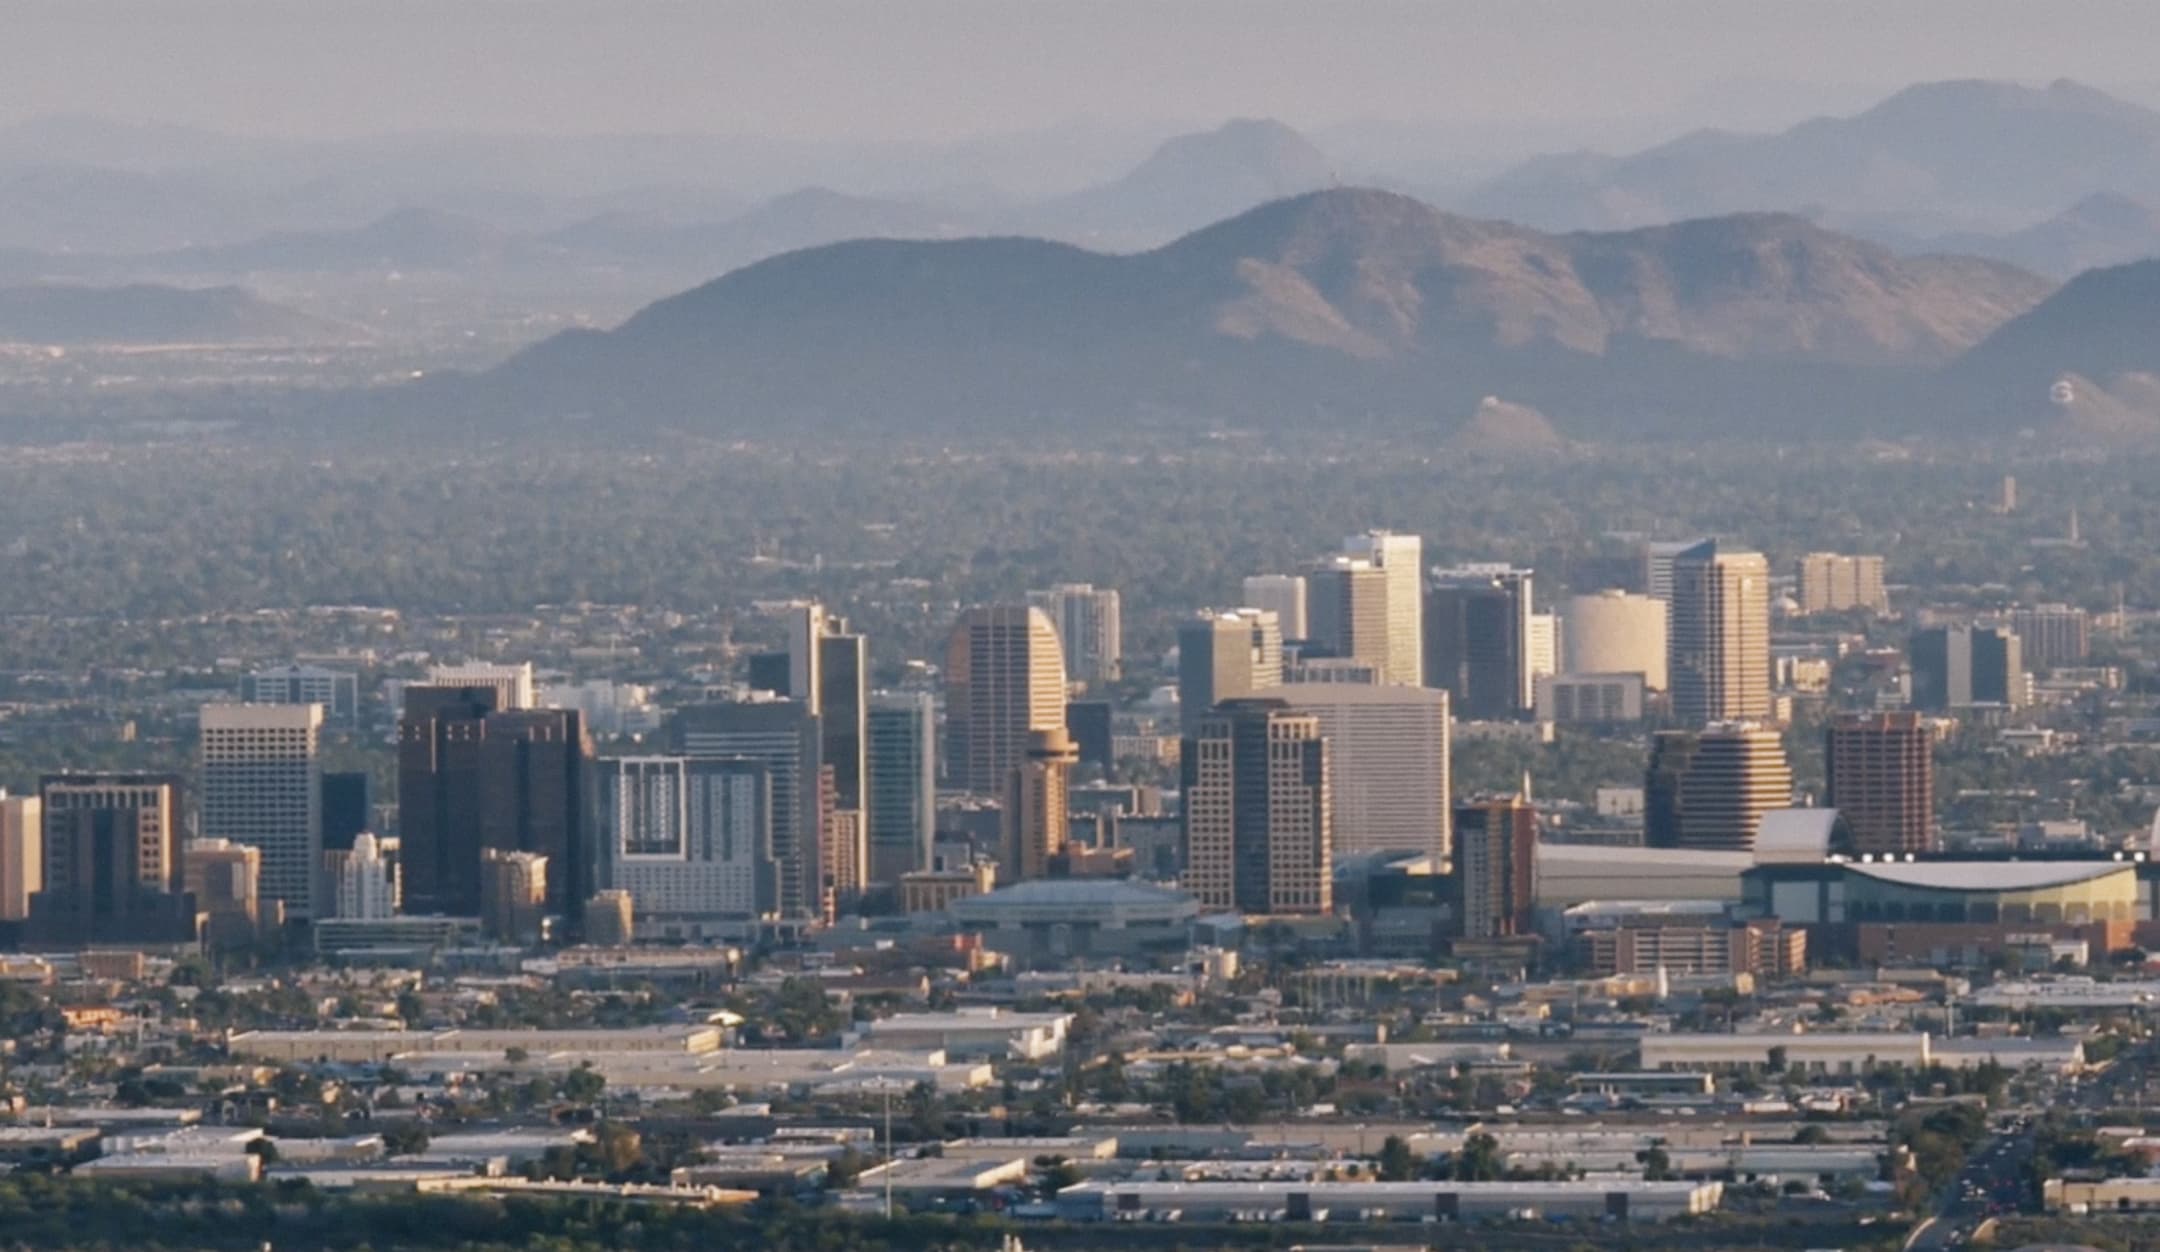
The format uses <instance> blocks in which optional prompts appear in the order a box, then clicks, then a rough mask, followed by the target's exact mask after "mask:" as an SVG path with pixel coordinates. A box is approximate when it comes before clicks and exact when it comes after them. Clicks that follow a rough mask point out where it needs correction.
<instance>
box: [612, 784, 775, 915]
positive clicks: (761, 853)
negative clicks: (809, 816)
mask: <svg viewBox="0 0 2160 1252" xmlns="http://www.w3.org/2000/svg"><path fill="white" fill-rule="evenodd" d="M770 787H771V783H770V775H769V774H768V772H767V771H766V769H765V767H764V766H763V765H762V764H759V763H758V762H755V761H749V760H743V759H739V758H738V759H707V758H696V757H683V756H638V757H623V758H620V759H617V760H613V761H606V762H603V763H602V769H601V774H600V832H599V833H600V847H601V855H602V858H603V865H604V868H603V876H604V881H605V883H606V885H607V886H609V887H611V888H614V889H616V890H621V891H628V892H629V893H630V898H631V900H632V902H633V907H634V909H635V915H636V917H637V919H638V924H639V927H640V929H641V930H643V931H645V932H646V933H650V934H657V935H660V936H663V937H667V938H676V939H702V938H722V937H734V936H737V935H740V934H742V933H744V931H745V929H746V928H748V927H752V926H754V925H755V923H756V919H757V917H758V915H759V905H758V899H759V895H760V892H759V890H758V878H759V875H760V874H761V873H765V872H767V870H766V868H765V867H766V866H768V865H769V864H770V863H771V856H770V850H769V849H770V844H771V838H772V830H771V822H772V817H771V813H772V808H771V791H770ZM767 894H768V895H769V894H770V893H767Z"/></svg>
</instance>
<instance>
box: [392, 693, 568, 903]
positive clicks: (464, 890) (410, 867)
mask: <svg viewBox="0 0 2160 1252" xmlns="http://www.w3.org/2000/svg"><path fill="white" fill-rule="evenodd" d="M502 690H503V688H501V687H496V686H482V687H425V686H413V687H407V688H406V689H405V715H404V716H403V717H402V718H400V719H399V722H398V823H399V836H400V838H399V842H400V845H401V847H400V855H401V857H402V858H403V859H402V869H403V872H404V876H405V890H406V892H407V893H408V896H409V898H410V900H411V903H412V911H414V912H418V913H448V914H452V915H455V916H462V917H472V916H476V915H478V913H479V912H480V891H481V861H482V854H483V851H484V850H486V849H494V850H496V851H501V852H514V851H523V852H533V853H537V854H539V855H542V856H545V857H547V858H548V874H547V880H548V890H549V892H550V895H549V899H548V904H549V907H550V908H552V909H554V910H556V911H559V912H561V913H563V914H564V915H565V916H568V917H570V918H571V919H572V920H573V921H574V920H575V917H576V910H577V909H578V908H579V907H581V906H582V905H583V904H584V902H585V898H586V896H587V895H589V894H590V891H589V887H590V884H591V878H592V866H591V864H590V838H589V836H590V831H589V829H588V818H587V814H586V805H587V804H588V803H589V802H590V795H591V793H590V790H589V787H590V780H589V778H588V774H589V771H590V767H591V763H592V740H591V739H590V737H588V736H587V735H586V733H585V722H584V715H583V714H581V713H579V712H578V711H577V710H575V709H512V710H508V711H504V710H502V709H501V708H499V707H498V706H497V704H496V700H497V699H498V698H500V695H501V692H502Z"/></svg>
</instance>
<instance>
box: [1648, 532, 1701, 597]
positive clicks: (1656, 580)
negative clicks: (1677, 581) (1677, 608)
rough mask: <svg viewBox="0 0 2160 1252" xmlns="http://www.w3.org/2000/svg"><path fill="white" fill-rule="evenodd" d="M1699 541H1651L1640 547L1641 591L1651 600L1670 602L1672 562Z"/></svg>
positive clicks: (1699, 543) (1699, 542) (1696, 545)
mask: <svg viewBox="0 0 2160 1252" xmlns="http://www.w3.org/2000/svg"><path fill="white" fill-rule="evenodd" d="M1704 542H1705V541H1704V540H1701V539H1677V540H1675V539H1653V540H1650V541H1648V542H1646V543H1644V544H1643V546H1642V590H1643V594H1644V595H1646V596H1649V597H1650V598H1651V599H1653V600H1663V601H1665V602H1666V603H1667V604H1670V603H1671V602H1672V588H1673V561H1674V560H1675V559H1677V558H1678V557H1679V555H1680V554H1681V553H1683V552H1686V551H1687V550H1688V549H1690V548H1694V547H1699V546H1701V545H1702V544H1703V543H1704Z"/></svg>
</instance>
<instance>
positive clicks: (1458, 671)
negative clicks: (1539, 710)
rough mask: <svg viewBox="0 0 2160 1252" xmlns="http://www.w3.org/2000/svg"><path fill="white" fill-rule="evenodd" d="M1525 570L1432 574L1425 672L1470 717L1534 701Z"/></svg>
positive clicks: (1505, 712) (1475, 568)
mask: <svg viewBox="0 0 2160 1252" xmlns="http://www.w3.org/2000/svg"><path fill="white" fill-rule="evenodd" d="M1532 583H1533V577H1532V575H1531V572H1530V571H1529V570H1526V569H1515V568H1513V567H1511V566H1507V565H1493V564H1479V565H1462V566H1457V567H1455V568H1453V569H1436V570H1434V571H1433V572H1432V584H1431V589H1430V590H1429V591H1427V592H1426V605H1425V673H1426V676H1427V679H1428V681H1430V682H1431V683H1432V685H1433V686H1435V687H1438V688H1440V689H1442V690H1444V691H1446V692H1448V693H1449V694H1450V695H1451V696H1453V697H1454V702H1455V704H1454V708H1455V715H1456V716H1457V717H1461V718H1466V719H1470V720H1474V721H1492V720H1500V719H1505V718H1510V717H1518V716H1520V715H1522V714H1523V713H1526V712H1528V711H1529V710H1530V708H1531V706H1532V704H1533V703H1534V702H1535V700H1536V698H1537V684H1536V675H1535V674H1534V673H1533V672H1532V667H1531V659H1532V657H1531V650H1532V643H1533V640H1532V639H1531V617H1532V614H1531V611H1530V607H1531V589H1532Z"/></svg>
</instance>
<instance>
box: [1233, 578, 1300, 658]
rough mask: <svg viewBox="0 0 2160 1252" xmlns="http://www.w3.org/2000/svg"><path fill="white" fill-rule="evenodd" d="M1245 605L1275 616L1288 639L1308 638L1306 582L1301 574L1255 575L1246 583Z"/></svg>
mask: <svg viewBox="0 0 2160 1252" xmlns="http://www.w3.org/2000/svg"><path fill="white" fill-rule="evenodd" d="M1244 593H1245V600H1244V602H1245V603H1246V604H1249V605H1251V606H1252V607H1254V608H1256V609H1266V610H1268V611H1269V612H1271V613H1273V614H1274V615H1275V621H1276V623H1277V624H1278V625H1280V626H1281V627H1282V637H1283V638H1284V639H1285V640H1291V639H1295V640H1299V641H1302V640H1303V639H1304V638H1305V594H1306V592H1305V579H1304V576H1303V575H1299V574H1254V575H1252V576H1251V577H1249V578H1247V579H1246V580H1245V585H1244Z"/></svg>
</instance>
